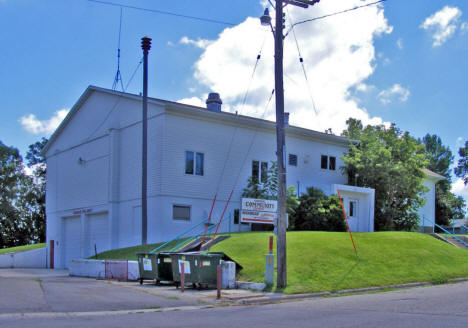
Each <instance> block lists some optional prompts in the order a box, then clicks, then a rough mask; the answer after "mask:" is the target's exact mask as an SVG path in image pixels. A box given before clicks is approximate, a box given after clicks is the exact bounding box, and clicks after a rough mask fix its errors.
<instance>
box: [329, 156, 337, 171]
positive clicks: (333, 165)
mask: <svg viewBox="0 0 468 328" xmlns="http://www.w3.org/2000/svg"><path fill="white" fill-rule="evenodd" d="M329 160H330V163H329V165H328V168H329V169H330V170H332V171H335V170H336V157H333V156H330V158H329Z"/></svg>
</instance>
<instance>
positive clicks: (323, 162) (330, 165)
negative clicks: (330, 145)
mask: <svg viewBox="0 0 468 328" xmlns="http://www.w3.org/2000/svg"><path fill="white" fill-rule="evenodd" d="M320 167H321V168H322V169H324V170H326V169H329V170H332V171H335V170H336V157H334V156H327V155H322V157H321V159H320Z"/></svg>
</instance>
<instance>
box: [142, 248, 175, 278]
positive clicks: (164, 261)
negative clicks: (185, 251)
mask: <svg viewBox="0 0 468 328" xmlns="http://www.w3.org/2000/svg"><path fill="white" fill-rule="evenodd" d="M137 256H138V269H139V272H140V278H139V280H140V284H142V283H143V280H154V281H155V282H156V283H159V282H160V281H172V280H173V279H172V259H171V257H170V255H169V253H156V254H152V253H138V254H137Z"/></svg>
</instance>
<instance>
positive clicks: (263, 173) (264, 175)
mask: <svg viewBox="0 0 468 328" xmlns="http://www.w3.org/2000/svg"><path fill="white" fill-rule="evenodd" d="M254 163H257V169H256V170H255V171H254ZM268 169H269V168H268V162H267V161H260V160H257V159H253V160H252V167H251V173H252V178H253V179H254V182H255V183H257V184H263V183H265V182H267V179H268ZM254 173H255V174H254Z"/></svg>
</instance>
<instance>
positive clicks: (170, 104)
mask: <svg viewBox="0 0 468 328" xmlns="http://www.w3.org/2000/svg"><path fill="white" fill-rule="evenodd" d="M96 91H97V92H102V93H107V94H112V95H115V96H118V97H123V98H127V99H133V100H137V101H141V100H142V96H139V95H136V94H131V93H126V92H120V91H115V90H110V89H106V88H101V87H96V86H93V85H90V86H88V88H87V89H86V90H85V92H84V93H83V94H82V95H81V96H80V98H79V99H78V101H77V102H76V103H75V104H74V105H73V107H72V108H71V110H70V111H69V112H68V114H67V116H66V117H65V118H64V119H63V121H62V122H61V123H60V125H59V126H58V128H57V129H56V130H55V132H54V133H53V134H52V136H51V137H50V139H49V141H48V142H47V144H46V145H45V147H44V149H43V151H42V155H45V154H46V153H47V151H48V150H49V148H50V147H51V145H52V144H53V143H54V142H55V140H56V139H57V138H58V136H59V135H60V133H61V132H62V131H63V129H64V128H65V127H66V126H67V125H68V123H69V122H70V121H71V119H72V118H73V117H74V116H75V114H76V113H77V112H78V110H79V109H80V107H81V106H82V105H83V104H84V103H85V102H86V100H87V99H88V98H89V97H90V96H91V94H92V93H93V92H96ZM148 103H153V104H157V105H162V106H164V107H165V109H166V110H169V111H173V112H178V113H180V114H186V115H191V116H197V117H204V118H212V119H215V120H221V121H226V122H232V123H237V124H241V125H245V126H249V127H255V128H264V129H275V128H276V123H275V122H273V121H269V120H264V119H259V118H255V117H251V116H245V115H238V114H235V113H230V112H223V111H221V112H213V111H209V110H207V109H206V108H205V107H198V106H193V105H187V104H182V103H178V102H174V101H169V100H164V99H158V98H153V97H148ZM285 132H286V135H297V136H303V137H308V138H313V139H318V140H320V141H323V142H329V143H335V144H336V143H338V144H343V145H348V144H349V143H350V142H355V143H357V142H358V141H356V140H352V139H348V138H345V137H341V136H337V135H334V134H328V133H324V132H319V131H315V130H310V129H305V128H301V127H297V126H292V125H287V126H285ZM434 174H435V173H434Z"/></svg>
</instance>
